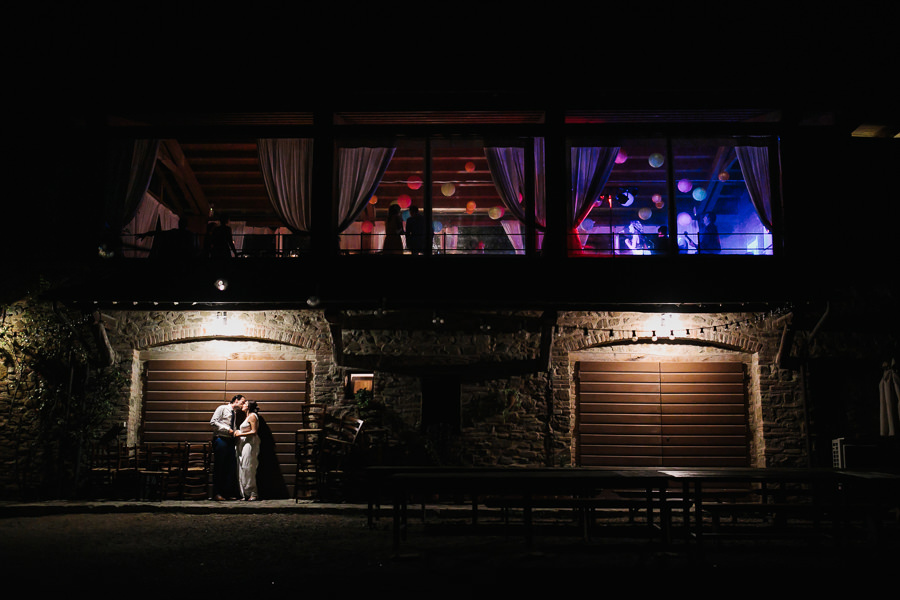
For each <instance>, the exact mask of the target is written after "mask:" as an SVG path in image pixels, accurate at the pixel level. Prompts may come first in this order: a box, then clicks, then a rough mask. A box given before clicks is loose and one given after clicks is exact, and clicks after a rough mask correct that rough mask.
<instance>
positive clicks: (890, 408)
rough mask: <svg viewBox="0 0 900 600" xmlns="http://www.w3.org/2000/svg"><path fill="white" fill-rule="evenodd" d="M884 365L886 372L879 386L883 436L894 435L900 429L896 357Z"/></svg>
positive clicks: (899, 382)
mask: <svg viewBox="0 0 900 600" xmlns="http://www.w3.org/2000/svg"><path fill="white" fill-rule="evenodd" d="M882 367H883V369H884V373H883V374H882V376H881V381H880V382H879V386H878V395H879V402H880V409H879V416H880V419H879V421H880V432H881V435H882V436H894V435H896V434H897V430H898V429H900V373H898V372H897V361H896V359H892V360H891V362H890V364H888V363H887V362H885V363H884V365H882Z"/></svg>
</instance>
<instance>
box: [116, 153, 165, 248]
mask: <svg viewBox="0 0 900 600" xmlns="http://www.w3.org/2000/svg"><path fill="white" fill-rule="evenodd" d="M158 152H159V140H144V139H141V140H119V141H115V142H113V143H112V145H111V147H110V154H109V160H110V164H109V177H108V178H107V181H108V187H107V190H106V200H105V214H104V216H105V218H106V226H107V227H108V229H109V231H110V232H111V233H112V234H114V235H119V234H120V233H121V231H122V229H123V228H124V227H125V225H126V223H129V222H131V220H132V219H133V218H134V214H135V212H136V211H137V208H138V206H139V205H140V203H141V200H142V199H143V198H144V194H145V193H146V192H147V188H148V187H149V186H150V178H151V177H152V176H153V169H154V167H155V166H156V157H157V154H158Z"/></svg>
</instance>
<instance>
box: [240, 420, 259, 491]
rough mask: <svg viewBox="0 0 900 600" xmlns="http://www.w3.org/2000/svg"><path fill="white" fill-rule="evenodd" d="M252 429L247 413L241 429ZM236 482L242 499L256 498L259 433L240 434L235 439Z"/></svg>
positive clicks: (243, 430) (244, 430)
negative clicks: (236, 439)
mask: <svg viewBox="0 0 900 600" xmlns="http://www.w3.org/2000/svg"><path fill="white" fill-rule="evenodd" d="M251 429H253V427H252V425H251V424H250V416H249V415H248V416H247V418H246V419H244V422H243V423H241V431H242V432H246V431H250V430H251ZM237 460H238V483H239V484H240V487H241V496H243V497H244V499H245V500H246V499H248V498H254V499H255V498H256V497H257V489H256V467H257V466H259V435H256V434H253V435H247V436H244V435H242V436H240V437H239V438H238V441H237Z"/></svg>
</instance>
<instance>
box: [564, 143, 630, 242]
mask: <svg viewBox="0 0 900 600" xmlns="http://www.w3.org/2000/svg"><path fill="white" fill-rule="evenodd" d="M618 154H619V148H618V147H574V148H572V152H571V164H572V197H571V209H572V210H571V215H572V222H571V223H570V228H571V229H570V232H569V236H568V237H569V245H570V249H571V250H581V249H582V248H583V247H584V242H585V240H586V237H585V239H582V238H581V236H580V234H579V233H578V226H579V225H580V224H581V222H582V221H583V220H584V219H585V217H587V215H588V213H590V212H591V209H592V208H593V206H594V202H595V201H596V200H597V199H598V198H599V197H600V193H601V192H602V191H603V187H604V186H605V185H606V182H607V180H608V179H609V175H610V173H612V169H613V167H614V166H615V161H616V156H617V155H618ZM576 240H577V245H576Z"/></svg>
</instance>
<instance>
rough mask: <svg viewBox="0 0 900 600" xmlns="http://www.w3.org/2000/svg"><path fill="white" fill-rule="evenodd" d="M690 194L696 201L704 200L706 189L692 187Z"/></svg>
mask: <svg viewBox="0 0 900 600" xmlns="http://www.w3.org/2000/svg"><path fill="white" fill-rule="evenodd" d="M691 196H693V197H694V200H696V201H697V202H702V201H703V200H706V189H704V188H702V187H698V188H694V191H693V192H691Z"/></svg>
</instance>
